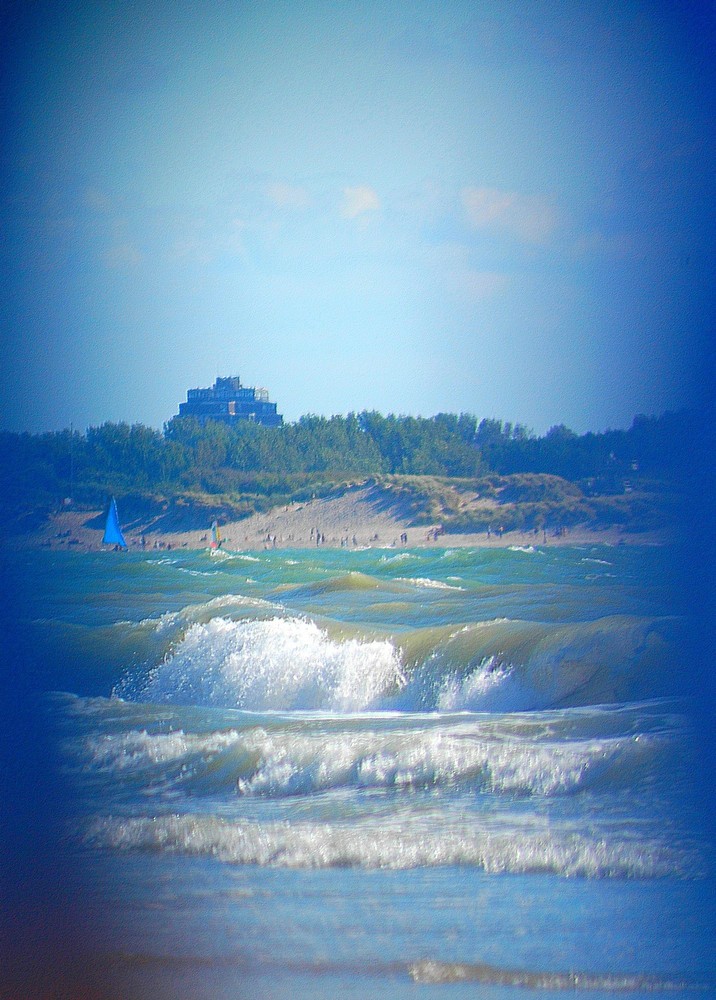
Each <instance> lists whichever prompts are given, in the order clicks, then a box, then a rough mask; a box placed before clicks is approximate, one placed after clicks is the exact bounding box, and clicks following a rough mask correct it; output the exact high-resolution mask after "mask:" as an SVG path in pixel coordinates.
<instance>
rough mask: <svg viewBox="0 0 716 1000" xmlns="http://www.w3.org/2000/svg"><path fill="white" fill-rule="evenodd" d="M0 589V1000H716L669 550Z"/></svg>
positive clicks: (240, 560)
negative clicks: (1, 664)
mask: <svg viewBox="0 0 716 1000" xmlns="http://www.w3.org/2000/svg"><path fill="white" fill-rule="evenodd" d="M2 571H3V579H4V583H5V588H6V597H5V600H4V602H3V604H4V607H3V630H4V635H5V640H6V651H5V661H6V662H5V666H6V670H5V677H4V688H3V712H4V716H5V727H4V730H5V743H6V748H5V749H6V755H5V758H4V767H3V775H4V777H3V781H4V788H3V800H4V802H3V805H4V808H5V837H4V846H5V851H4V856H3V862H4V886H5V889H4V892H5V903H6V906H5V912H4V920H3V934H4V941H3V948H4V951H3V954H4V956H5V962H6V970H9V971H6V973H5V977H4V982H5V990H6V991H5V994H3V995H7V996H20V995H26V996H32V997H43V996H48V997H49V996H53V997H55V996H57V997H59V996H68V997H121V998H130V1000H134V998H146V997H151V998H152V1000H164V998H166V1000H169V998H172V1000H176V998H182V1000H183V998H187V1000H189V998H192V1000H203V998H206V1000H209V998H211V1000H225V998H226V1000H228V998H232V1000H234V998H247V997H250V998H262V1000H264V998H267V1000H268V998H271V1000H288V998H292V1000H293V998H304V997H305V998H321V1000H323V998H326V1000H327V998H333V997H336V996H341V997H351V998H352V997H355V998H358V997H360V998H364V997H377V998H389V997H390V998H407V997H411V998H412V997H415V998H419V1000H434V998H437V997H440V998H442V997H449V998H451V1000H452V998H456V1000H457V998H459V1000H462V998H465V997H471V998H474V997H485V998H488V1000H497V998H499V1000H507V998H513V997H515V998H519V1000H522V998H524V1000H531V998H540V1000H542V998H547V997H552V996H555V997H556V996H560V997H561V996H564V995H565V994H566V995H584V996H588V997H591V998H599V997H613V996H615V995H618V996H626V997H643V996H644V995H646V994H647V993H648V994H651V993H661V992H665V993H667V994H668V995H669V996H675V997H679V998H687V997H689V998H690V997H704V996H716V957H715V956H714V948H713V941H714V935H713V928H714V922H713V903H714V892H713V888H714V881H713V875H714V873H713V858H712V854H711V846H710V841H709V837H708V835H707V832H706V829H705V824H704V820H703V816H702V810H701V802H702V792H703V782H704V769H703V766H702V754H701V749H702V746H703V743H704V741H705V740H706V739H707V738H708V737H707V734H705V733H704V732H703V729H702V726H703V722H702V719H703V716H702V715H699V714H698V713H694V712H693V711H692V707H693V701H694V691H693V689H692V687H690V686H689V684H688V682H687V678H688V676H689V667H690V664H689V658H690V656H691V655H692V653H691V651H692V650H693V647H694V641H693V633H692V629H693V624H692V620H691V611H692V609H691V608H690V606H689V595H688V589H685V588H683V587H682V584H681V580H680V577H679V563H678V561H677V560H676V559H675V558H674V554H673V552H671V551H670V550H669V548H649V547H638V546H620V547H613V548H610V547H606V546H584V547H576V546H575V547H564V548H550V547H549V546H545V547H542V546H534V547H532V546H526V547H514V548H511V549H510V548H505V549H491V550H487V549H485V550H480V549H453V550H451V549H449V548H447V549H444V550H437V549H430V550H412V549H405V550H398V549H368V550H363V551H348V550H345V549H342V550H324V549H316V550H305V551H294V552H290V551H289V552H286V551H270V552H258V553H253V552H252V553H249V552H246V553H237V554H232V553H228V552H219V553H218V554H214V555H212V554H210V553H209V552H183V551H171V552H167V551H152V552H150V553H146V554H140V553H135V552H132V553H114V552H101V553H81V552H59V553H57V552H49V551H34V552H15V553H12V552H5V553H3V555H2ZM700 727H701V728H700Z"/></svg>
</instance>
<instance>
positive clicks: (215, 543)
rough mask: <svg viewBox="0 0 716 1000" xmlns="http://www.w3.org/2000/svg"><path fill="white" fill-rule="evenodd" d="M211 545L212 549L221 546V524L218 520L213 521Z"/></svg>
mask: <svg viewBox="0 0 716 1000" xmlns="http://www.w3.org/2000/svg"><path fill="white" fill-rule="evenodd" d="M210 547H211V548H212V549H218V548H220V547H221V533H220V531H219V525H218V524H217V523H216V521H212V522H211V543H210Z"/></svg>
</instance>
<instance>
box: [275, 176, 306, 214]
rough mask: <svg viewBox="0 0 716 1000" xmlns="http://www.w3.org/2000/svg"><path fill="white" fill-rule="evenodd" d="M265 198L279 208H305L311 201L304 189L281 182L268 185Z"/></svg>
mask: <svg viewBox="0 0 716 1000" xmlns="http://www.w3.org/2000/svg"><path fill="white" fill-rule="evenodd" d="M266 197H267V198H268V199H269V201H272V202H273V203H274V205H277V206H278V207H279V208H305V207H306V206H307V205H308V204H309V202H310V200H311V199H310V197H309V194H308V191H306V189H305V188H302V187H298V186H297V185H294V184H285V183H283V182H282V181H276V182H274V183H273V184H269V185H268V186H267V188H266Z"/></svg>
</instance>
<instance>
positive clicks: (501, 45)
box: [0, 0, 716, 433]
mask: <svg viewBox="0 0 716 1000" xmlns="http://www.w3.org/2000/svg"><path fill="white" fill-rule="evenodd" d="M4 10H5V13H4V14H3V15H2V16H3V18H4V23H3V24H2V25H1V27H2V28H3V36H4V38H5V42H4V52H3V57H4V58H3V64H4V71H3V78H2V83H3V90H4V92H5V95H6V100H4V101H3V110H2V150H1V152H2V161H3V162H2V166H3V174H4V176H5V177H6V178H7V182H6V184H5V186H4V189H3V194H2V199H1V201H0V213H1V214H0V221H1V222H2V227H3V232H4V239H3V244H2V249H1V250H0V254H1V258H2V267H3V272H4V275H5V280H4V282H3V286H4V287H3V289H2V291H0V309H1V313H0V320H1V321H2V330H3V355H4V363H3V366H2V373H1V374H0V380H1V381H0V387H1V390H0V391H1V392H2V403H3V406H2V426H3V427H4V428H7V429H11V430H31V431H39V430H53V429H59V428H62V427H67V426H69V424H70V422H72V423H73V424H74V426H75V427H76V428H78V429H84V428H85V427H87V426H89V425H97V424H100V423H103V422H104V421H106V420H110V421H118V420H126V421H128V422H130V423H134V422H142V423H145V424H149V425H151V426H154V427H161V426H162V425H163V423H164V422H165V421H167V420H168V419H170V418H171V416H172V415H173V414H175V413H176V412H177V409H178V404H179V402H180V401H181V400H183V399H185V398H186V390H187V389H188V388H190V387H195V386H205V385H210V384H212V383H213V381H214V379H215V378H216V376H217V375H233V374H239V375H240V376H241V378H242V380H243V382H244V383H245V384H247V385H260V386H267V387H268V388H269V391H270V396H271V399H272V400H275V401H276V402H277V403H278V408H279V412H282V413H283V414H284V416H285V417H286V419H288V420H296V419H298V417H299V416H301V415H302V414H304V413H322V414H326V415H330V414H332V413H347V412H349V411H360V410H363V409H369V410H370V409H376V410H379V411H381V412H383V413H389V412H393V413H410V414H416V415H417V414H420V415H423V416H429V415H432V414H434V413H438V412H441V411H442V412H470V413H473V414H475V415H476V416H478V417H483V416H490V417H498V418H502V419H505V420H511V421H517V422H520V423H523V424H526V425H527V426H528V427H529V428H531V429H532V430H534V431H535V432H537V433H544V431H545V430H546V429H547V428H548V427H550V426H551V425H553V424H555V423H566V424H567V425H568V426H570V427H572V428H573V429H574V430H576V431H578V432H583V431H586V430H602V429H605V428H607V427H626V426H629V424H630V423H631V420H632V418H633V416H634V415H635V414H636V413H654V414H656V413H660V412H662V411H663V410H665V409H670V408H671V409H673V408H676V407H678V406H681V405H684V404H685V403H686V404H687V403H688V402H689V401H690V400H691V398H692V396H693V394H694V391H695V389H694V378H698V374H699V364H698V344H699V341H703V340H704V339H705V338H707V337H708V333H709V331H710V329H711V328H712V326H713V318H714V302H713V293H712V290H711V285H712V281H713V271H714V268H713V245H714V209H713V179H712V172H713V155H712V154H713V149H714V105H713V103H712V97H711V94H712V90H713V85H714V82H715V81H714V75H715V74H714V68H713V52H714V48H713V44H714V40H715V35H716V31H715V28H716V12H715V10H714V6H713V4H710V3H709V4H707V3H691V2H689V0H684V2H683V3H682V4H676V3H666V2H657V0H654V2H651V3H630V2H628V0H627V2H622V3H611V2H607V0H594V2H589V0H586V2H581V3H575V2H574V0H570V2H561V0H549V2H542V0H521V2H520V0H516V2H502V3H497V2H482V3H481V2H479V0H473V2H470V3H463V2H455V0H453V2H450V0H440V2H420V0H417V2H413V3H401V2H394V3H381V2H360V0H355V2H353V3H340V2H330V3H329V2H305V3H290V2H264V3H262V2H251V3H242V2H233V3H231V2H219V0H207V2H205V3H202V4H196V3H193V2H192V3H188V2H182V0H167V2H160V0H156V2H151V0H147V2H141V0H140V2H138V3H134V4H129V3H118V2H110V0H105V2H96V0H95V2H93V0H89V2H87V0H85V2H83V3H82V4H79V3H76V2H73V0H70V2H68V3H65V4H60V3H44V2H42V0H37V2H36V3H33V4H25V3H18V4H15V5H13V4H10V5H9V6H8V5H6V7H5V8H4Z"/></svg>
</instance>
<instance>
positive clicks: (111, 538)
mask: <svg viewBox="0 0 716 1000" xmlns="http://www.w3.org/2000/svg"><path fill="white" fill-rule="evenodd" d="M102 544H103V545H120V546H121V547H122V548H123V549H126V548H127V543H126V542H125V540H124V535H123V534H122V529H121V528H120V526H119V515H118V514H117V501H116V500H115V499H114V497H112V499H111V500H110V502H109V510H108V511H107V521H106V522H105V526H104V538H103V539H102Z"/></svg>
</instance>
